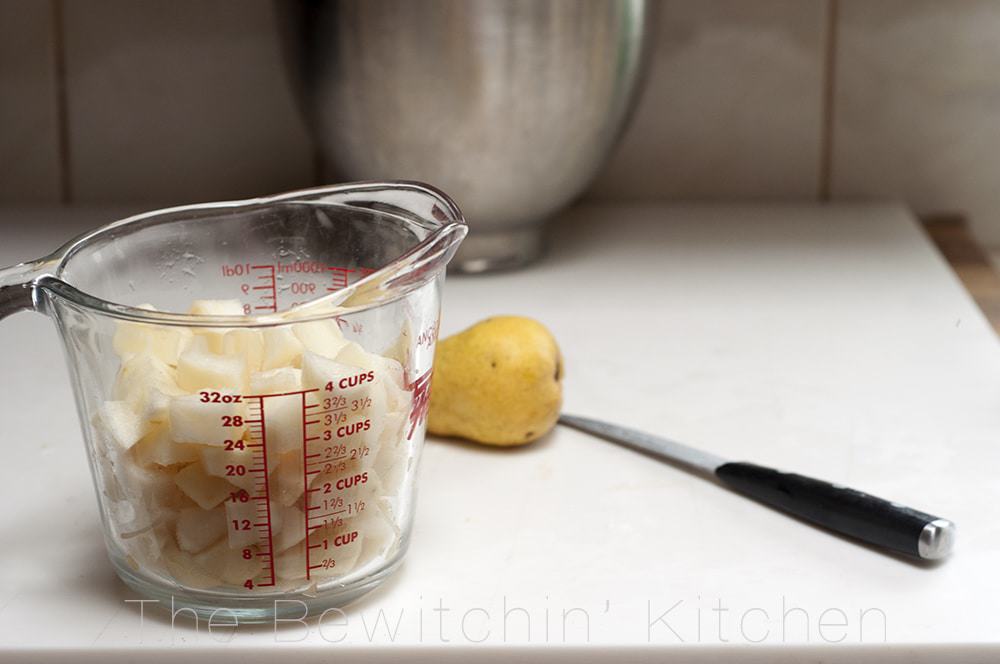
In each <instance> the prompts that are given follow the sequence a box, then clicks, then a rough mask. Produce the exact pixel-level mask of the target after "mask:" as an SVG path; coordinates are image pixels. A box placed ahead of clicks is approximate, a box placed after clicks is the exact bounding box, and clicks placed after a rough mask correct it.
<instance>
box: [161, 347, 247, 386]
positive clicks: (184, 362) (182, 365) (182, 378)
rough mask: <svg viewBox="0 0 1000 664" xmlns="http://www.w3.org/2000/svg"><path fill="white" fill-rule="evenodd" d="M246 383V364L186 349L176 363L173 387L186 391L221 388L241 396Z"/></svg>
mask: <svg viewBox="0 0 1000 664" xmlns="http://www.w3.org/2000/svg"><path fill="white" fill-rule="evenodd" d="M246 380H247V363H246V360H245V359H244V358H243V357H240V356H233V355H215V354H214V353H206V352H205V351H202V350H199V349H196V348H189V349H188V350H186V351H184V352H183V353H181V356H180V357H179V358H178V360H177V385H178V386H179V387H180V388H181V389H183V390H185V391H188V392H194V391H196V390H208V389H221V390H229V391H232V392H235V393H237V394H242V393H243V392H244V391H245V388H246Z"/></svg>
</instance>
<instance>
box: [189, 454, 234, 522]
mask: <svg viewBox="0 0 1000 664" xmlns="http://www.w3.org/2000/svg"><path fill="white" fill-rule="evenodd" d="M174 482H176V483H177V486H178V487H180V489H181V491H183V492H184V493H185V494H186V495H187V496H188V497H189V498H190V499H191V500H193V501H194V502H196V503H198V506H199V507H201V508H202V509H204V510H210V509H212V508H213V507H215V506H216V505H218V504H219V503H221V502H222V501H223V500H225V499H226V498H228V497H229V494H230V493H231V492H232V491H234V490H235V489H234V487H233V485H232V484H230V483H229V482H227V481H226V480H224V479H222V478H221V477H215V476H213V475H209V474H208V473H206V472H205V469H204V468H202V466H201V464H200V463H192V464H191V465H190V466H185V467H184V468H182V469H181V470H180V471H179V472H178V473H177V475H175V476H174Z"/></svg>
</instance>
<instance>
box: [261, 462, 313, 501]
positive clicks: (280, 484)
mask: <svg viewBox="0 0 1000 664" xmlns="http://www.w3.org/2000/svg"><path fill="white" fill-rule="evenodd" d="M302 464H303V459H302V452H301V451H295V452H287V453H285V454H282V455H281V457H280V459H279V461H278V467H277V468H276V469H275V471H274V475H273V476H272V478H271V495H272V496H274V498H275V499H276V500H277V501H278V503H280V504H281V505H284V506H286V507H287V506H288V505H292V504H293V503H295V502H296V501H298V499H299V497H300V496H301V495H302V494H303V493H304V491H305V487H304V486H303V485H304V484H305V475H304V474H303V472H302ZM313 477H316V476H315V475H313Z"/></svg>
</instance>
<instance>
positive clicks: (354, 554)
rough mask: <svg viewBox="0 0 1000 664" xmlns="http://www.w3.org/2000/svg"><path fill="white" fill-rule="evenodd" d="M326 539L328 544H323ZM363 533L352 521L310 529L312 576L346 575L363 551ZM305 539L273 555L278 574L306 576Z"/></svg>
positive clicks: (330, 576)
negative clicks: (315, 546)
mask: <svg viewBox="0 0 1000 664" xmlns="http://www.w3.org/2000/svg"><path fill="white" fill-rule="evenodd" d="M324 540H325V541H326V546H325V547H324V546H323V544H322V543H323V542H324ZM363 540H364V533H363V532H361V531H360V530H358V529H357V528H354V527H352V526H351V524H350V522H348V523H346V524H344V525H342V526H338V527H327V526H324V527H322V528H317V529H316V530H313V531H311V532H310V533H309V544H310V545H313V544H317V545H320V546H317V548H315V549H311V550H310V551H309V563H308V564H309V567H311V569H310V570H309V575H310V577H311V578H312V579H313V580H316V579H330V578H335V577H339V576H343V575H345V574H347V573H349V572H350V571H351V569H353V568H354V565H355V563H356V562H357V560H358V556H359V555H360V553H361V546H362V542H363ZM306 564H307V563H306V549H305V542H300V543H298V544H296V545H295V546H293V547H291V548H290V549H287V550H285V551H282V552H281V553H279V554H278V555H277V556H276V557H275V559H274V571H275V575H276V576H277V577H278V578H280V579H286V580H291V579H303V578H305V576H306Z"/></svg>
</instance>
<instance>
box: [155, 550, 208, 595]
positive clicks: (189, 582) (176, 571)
mask: <svg viewBox="0 0 1000 664" xmlns="http://www.w3.org/2000/svg"><path fill="white" fill-rule="evenodd" d="M163 562H164V564H165V565H166V566H167V570H168V571H169V572H170V574H172V575H173V577H174V578H175V579H176V580H177V581H178V582H179V583H180V584H182V585H184V586H187V587H188V588H215V587H216V586H219V585H221V583H222V582H221V579H219V577H217V576H214V575H212V574H209V573H208V572H207V571H206V570H205V569H204V568H202V566H201V565H199V564H198V563H197V561H195V558H194V556H193V555H192V554H190V553H188V552H187V551H181V550H180V549H179V548H177V545H176V544H174V543H173V542H166V543H165V544H164V546H163Z"/></svg>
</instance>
